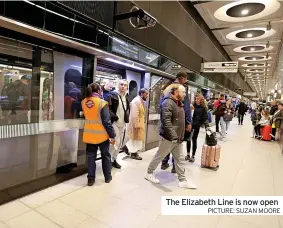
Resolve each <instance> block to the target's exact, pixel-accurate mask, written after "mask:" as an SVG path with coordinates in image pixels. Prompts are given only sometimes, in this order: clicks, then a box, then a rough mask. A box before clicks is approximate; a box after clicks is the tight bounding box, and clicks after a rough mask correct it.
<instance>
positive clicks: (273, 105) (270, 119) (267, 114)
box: [250, 101, 283, 141]
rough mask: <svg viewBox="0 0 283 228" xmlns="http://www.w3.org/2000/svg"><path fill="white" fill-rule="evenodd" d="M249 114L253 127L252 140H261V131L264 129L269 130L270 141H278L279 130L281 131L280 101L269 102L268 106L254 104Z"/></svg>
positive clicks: (282, 110)
mask: <svg viewBox="0 0 283 228" xmlns="http://www.w3.org/2000/svg"><path fill="white" fill-rule="evenodd" d="M250 112H251V120H252V123H253V125H254V132H253V137H254V138H256V139H262V138H263V135H262V130H263V129H264V128H265V127H266V128H268V129H270V133H269V135H270V136H271V140H272V141H276V140H279V135H280V130H281V129H283V103H282V102H281V101H271V102H270V105H262V104H261V105H259V104H256V103H254V106H253V107H251V108H250Z"/></svg>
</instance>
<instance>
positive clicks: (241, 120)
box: [238, 114, 245, 124]
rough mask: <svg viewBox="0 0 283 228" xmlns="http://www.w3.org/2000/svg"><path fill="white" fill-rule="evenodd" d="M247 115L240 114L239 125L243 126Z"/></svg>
mask: <svg viewBox="0 0 283 228" xmlns="http://www.w3.org/2000/svg"><path fill="white" fill-rule="evenodd" d="M244 116H245V114H243V115H242V114H238V123H239V124H243V121H244Z"/></svg>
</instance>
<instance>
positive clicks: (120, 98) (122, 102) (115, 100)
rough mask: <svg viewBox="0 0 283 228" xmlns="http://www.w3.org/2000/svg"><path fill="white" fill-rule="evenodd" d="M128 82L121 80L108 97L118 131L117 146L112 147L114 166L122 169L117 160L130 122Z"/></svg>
mask: <svg viewBox="0 0 283 228" xmlns="http://www.w3.org/2000/svg"><path fill="white" fill-rule="evenodd" d="M127 89H128V82H127V81H126V80H120V82H119V89H118V90H117V91H111V92H110V93H109V96H108V98H107V102H108V106H109V111H110V117H111V122H112V124H113V127H114V130H115V132H116V139H115V146H114V148H112V166H113V167H114V168H116V169H121V165H119V163H118V162H117V157H118V154H119V151H120V148H121V147H122V145H123V144H124V135H125V129H126V128H125V126H126V123H129V110H130V105H129V101H128V98H127V94H126V92H127Z"/></svg>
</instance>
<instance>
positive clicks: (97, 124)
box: [82, 83, 116, 186]
mask: <svg viewBox="0 0 283 228" xmlns="http://www.w3.org/2000/svg"><path fill="white" fill-rule="evenodd" d="M101 92H102V89H101V87H100V85H99V84H97V83H92V84H91V85H89V86H88V88H87V92H86V98H85V99H84V100H83V101H82V109H83V114H84V117H85V126H84V133H83V141H84V142H85V143H86V153H87V157H88V186H92V185H93V184H94V183H95V177H96V158H97V150H98V148H99V149H100V152H101V158H102V170H103V174H104V178H105V182H106V183H109V182H110V181H111V180H112V175H111V154H110V152H109V146H110V143H111V144H114V143H115V137H116V134H115V130H114V128H113V126H112V124H111V118H110V113H109V108H108V105H107V102H106V101H104V100H103V99H102V96H101Z"/></svg>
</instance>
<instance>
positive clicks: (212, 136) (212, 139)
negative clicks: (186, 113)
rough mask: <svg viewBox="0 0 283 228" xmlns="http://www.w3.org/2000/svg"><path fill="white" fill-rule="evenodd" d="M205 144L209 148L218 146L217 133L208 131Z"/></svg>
mask: <svg viewBox="0 0 283 228" xmlns="http://www.w3.org/2000/svg"><path fill="white" fill-rule="evenodd" d="M205 142H206V144H207V145H208V146H216V145H217V138H216V133H215V132H212V131H211V130H207V131H206V135H205Z"/></svg>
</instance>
